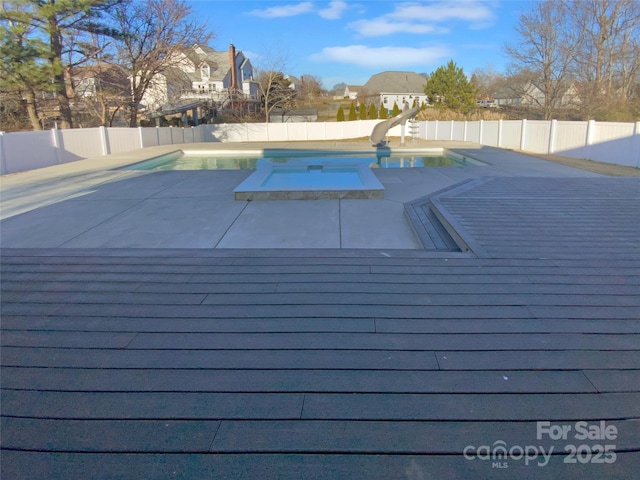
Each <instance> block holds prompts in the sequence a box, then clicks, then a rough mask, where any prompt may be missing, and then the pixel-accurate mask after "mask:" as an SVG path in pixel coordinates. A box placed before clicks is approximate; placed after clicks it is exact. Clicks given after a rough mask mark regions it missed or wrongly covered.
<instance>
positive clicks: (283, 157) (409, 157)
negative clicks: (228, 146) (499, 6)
mask: <svg viewBox="0 0 640 480" xmlns="http://www.w3.org/2000/svg"><path fill="white" fill-rule="evenodd" d="M263 164H268V165H269V164H270V165H283V164H286V165H310V164H323V165H333V164H338V165H339V164H349V165H356V164H358V165H359V164H363V165H366V166H367V167H370V168H420V167H456V166H465V165H482V164H483V163H482V162H479V161H477V160H474V159H472V158H468V157H465V156H462V155H459V154H457V153H454V152H450V151H448V150H444V149H433V151H413V152H406V153H389V152H383V153H379V152H378V153H377V152H332V151H286V150H282V151H270V152H268V153H264V154H256V155H248V154H243V153H242V152H238V153H234V152H225V153H219V152H215V151H211V152H203V151H189V150H187V151H177V152H173V153H170V154H167V155H163V156H161V157H156V158H152V159H150V160H146V161H144V162H140V163H135V164H133V165H129V166H127V167H125V169H127V170H253V169H256V168H258V167H259V166H261V165H263Z"/></svg>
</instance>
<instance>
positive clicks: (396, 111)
mask: <svg viewBox="0 0 640 480" xmlns="http://www.w3.org/2000/svg"><path fill="white" fill-rule="evenodd" d="M398 115H400V107H398V103H397V102H393V110H391V116H392V117H397V116H398Z"/></svg>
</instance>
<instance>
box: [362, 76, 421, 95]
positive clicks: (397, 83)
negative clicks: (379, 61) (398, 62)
mask: <svg viewBox="0 0 640 480" xmlns="http://www.w3.org/2000/svg"><path fill="white" fill-rule="evenodd" d="M426 83H427V80H426V78H424V77H423V76H421V75H418V74H417V73H415V72H396V71H387V72H382V73H378V74H376V75H373V76H372V77H371V78H370V79H369V80H368V81H367V83H365V84H364V88H365V89H366V90H367V91H368V92H372V93H424V86H425V84H426Z"/></svg>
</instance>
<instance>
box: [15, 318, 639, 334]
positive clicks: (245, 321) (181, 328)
mask: <svg viewBox="0 0 640 480" xmlns="http://www.w3.org/2000/svg"><path fill="white" fill-rule="evenodd" d="M2 324H3V327H4V329H5V330H13V331H17V330H33V331H38V330H46V331H56V330H58V331H79V332H176V333H177V332H182V333H190V332H191V333H193V332H202V333H216V332H218V333H243V332H244V333H259V332H270V333H271V332H274V333H275V332H280V333H282V332H352V333H353V332H375V331H376V327H375V322H374V319H373V318H355V317H354V318H349V317H331V318H326V317H324V318H323V317H308V318H298V317H288V318H278V317H274V318H267V319H265V318H259V317H253V318H251V317H245V318H213V319H212V318H206V317H205V318H189V317H186V318H184V317H183V318H178V317H176V318H172V317H164V318H154V317H150V318H141V317H111V316H92V317H86V316H78V317H72V316H55V315H48V316H37V315H27V316H14V315H4V316H3V319H2ZM608 331H609V330H608ZM624 331H629V329H626V330H624ZM639 333H640V332H639Z"/></svg>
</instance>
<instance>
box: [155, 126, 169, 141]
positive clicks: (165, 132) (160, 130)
mask: <svg viewBox="0 0 640 480" xmlns="http://www.w3.org/2000/svg"><path fill="white" fill-rule="evenodd" d="M171 130H173V127H157V129H156V132H157V134H158V145H171V143H172V138H173V136H172V133H171Z"/></svg>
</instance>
